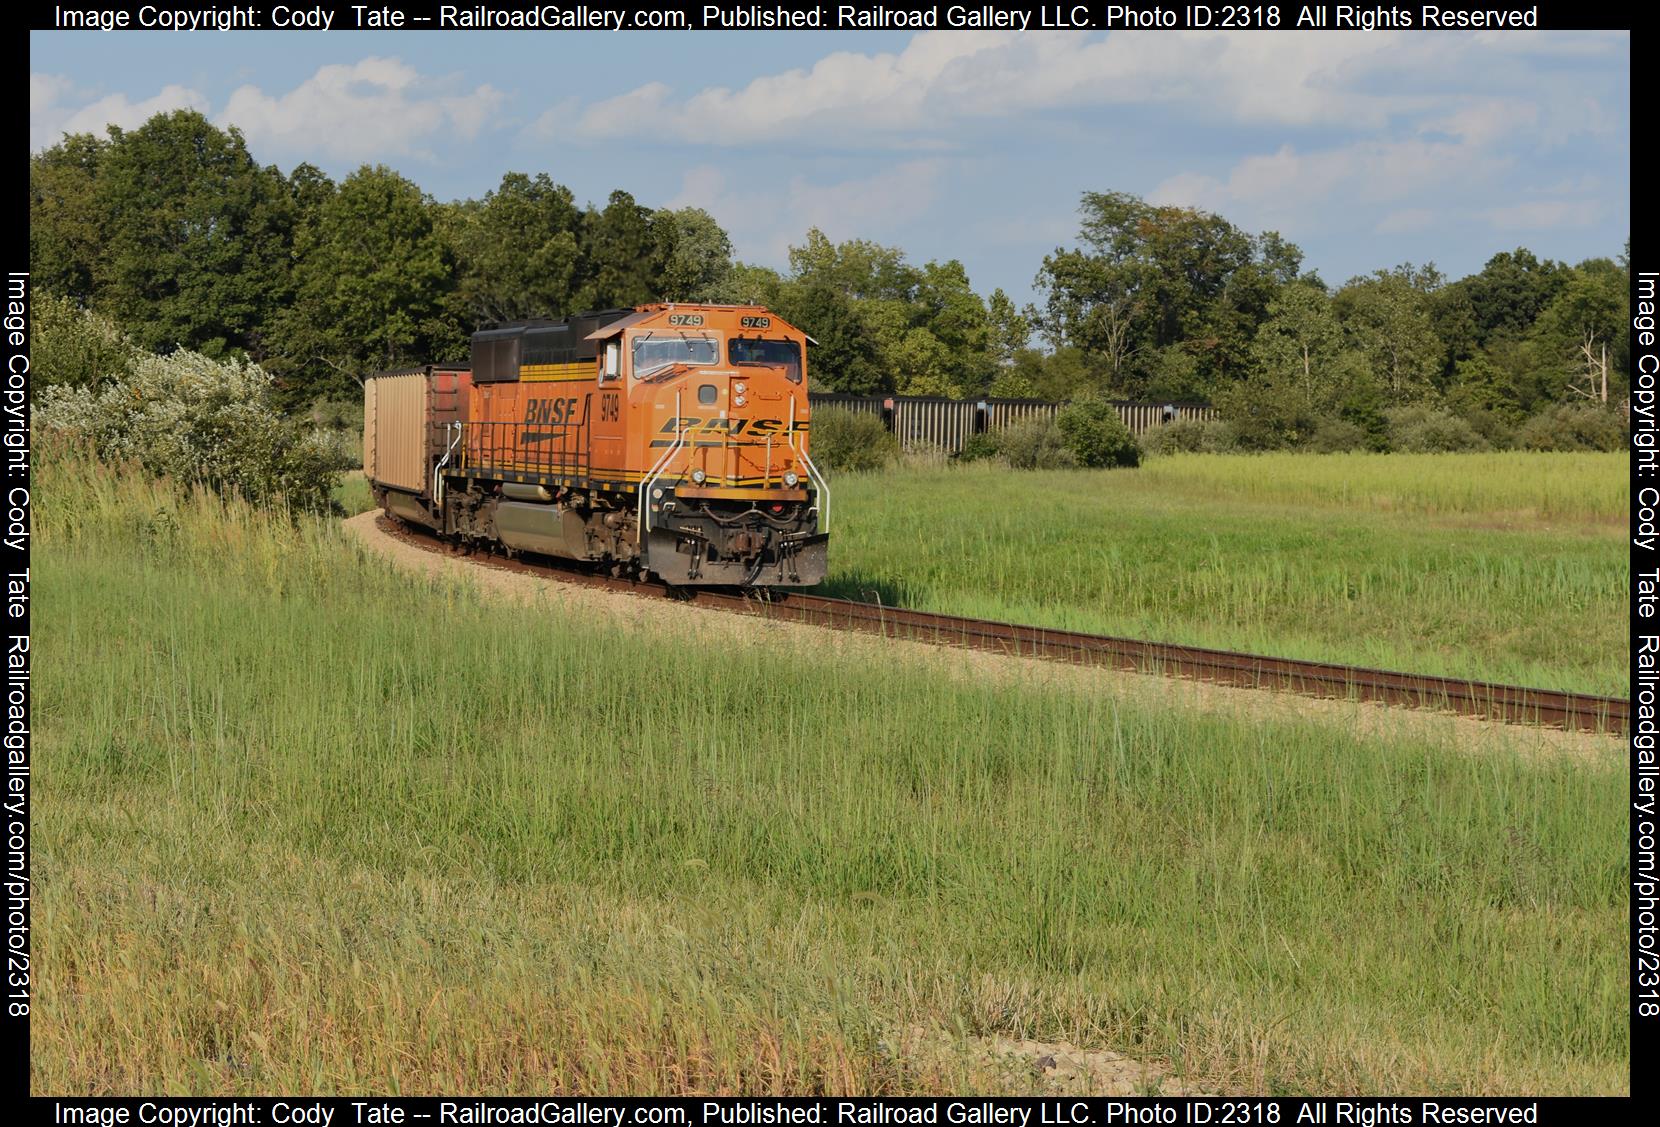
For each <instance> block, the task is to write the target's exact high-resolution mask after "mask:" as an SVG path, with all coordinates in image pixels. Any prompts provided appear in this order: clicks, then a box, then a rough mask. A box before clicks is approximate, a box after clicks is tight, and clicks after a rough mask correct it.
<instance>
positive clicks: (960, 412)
mask: <svg viewBox="0 0 1660 1127" xmlns="http://www.w3.org/2000/svg"><path fill="white" fill-rule="evenodd" d="M807 399H808V402H809V403H810V404H811V405H812V406H814V407H842V408H845V409H846V410H849V411H864V412H867V413H869V414H872V415H876V416H878V417H879V418H881V420H882V422H883V423H884V424H885V425H886V426H887V428H888V429H889V430H890V431H892V432H893V433H894V434H895V435H897V436H898V438H899V442H900V445H902V446H905V447H906V448H910V447H913V446H937V447H939V448H941V449H943V450H944V451H945V452H946V453H948V454H955V453H956V452H957V451H959V450H961V449H962V448H963V443H965V442H967V441H968V438H969V436H970V435H974V434H981V433H984V432H985V431H988V430H1001V429H1002V428H1004V427H1006V426H1008V425H1009V424H1010V423H1015V422H1019V421H1021V420H1023V419H1031V418H1044V419H1052V418H1054V417H1055V412H1057V411H1059V410H1060V409H1061V406H1062V405H1061V404H1059V403H1050V402H1047V401H1046V400H1042V399H991V398H987V399H943V398H939V397H936V396H929V395H835V394H828V393H820V392H812V393H810V394H809V395H808V396H807ZM1111 402H1112V405H1113V406H1114V407H1115V408H1117V410H1118V417H1119V418H1121V419H1123V420H1124V425H1125V426H1127V427H1129V428H1130V433H1131V434H1134V435H1136V436H1138V437H1139V436H1140V435H1142V434H1143V433H1145V432H1146V431H1148V430H1150V429H1151V428H1153V427H1156V426H1158V425H1159V424H1161V423H1168V422H1175V421H1176V420H1178V419H1210V418H1215V417H1216V409H1215V408H1213V407H1211V406H1210V405H1209V404H1205V403H1136V402H1132V401H1130V400H1127V399H1115V400H1112V401H1111Z"/></svg>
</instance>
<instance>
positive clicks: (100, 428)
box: [35, 350, 339, 509]
mask: <svg viewBox="0 0 1660 1127" xmlns="http://www.w3.org/2000/svg"><path fill="white" fill-rule="evenodd" d="M271 390H272V378H271V377H270V376H269V375H267V374H266V372H265V371H264V370H263V369H262V368H260V367H259V365H257V364H252V363H248V362H246V361H241V360H224V361H221V360H212V359H209V358H208V357H206V356H203V355H201V354H200V353H197V352H189V351H185V350H180V351H178V352H174V353H171V354H170V355H167V356H154V355H150V354H147V353H140V354H138V355H137V356H136V357H135V358H134V359H133V361H132V363H131V365H130V368H129V370H128V372H127V373H126V374H125V375H124V376H122V377H121V378H119V379H116V380H114V381H112V382H110V383H108V384H105V385H104V386H102V387H99V388H96V389H93V388H88V387H65V386H56V387H49V388H47V389H46V390H45V392H44V393H43V394H42V397H41V402H40V404H39V406H38V407H37V409H36V414H35V418H36V420H37V421H38V422H39V424H40V425H41V426H42V427H45V428H48V429H52V430H56V431H60V432H65V433H67V434H69V435H71V436H74V437H78V438H81V439H84V440H86V441H89V442H90V443H91V444H92V447H93V449H94V450H96V451H97V453H98V455H99V457H101V458H103V459H104V460H106V461H111V462H127V463H133V464H136V465H139V466H142V467H143V468H144V469H145V470H147V471H148V472H150V473H152V474H156V475H158V476H166V477H171V478H173V479H175V480H177V481H180V482H202V483H205V484H207V485H208V486H210V487H212V488H213V489H215V490H217V491H219V492H222V493H223V492H231V491H234V492H237V493H240V494H242V495H243V496H244V497H246V498H248V499H249V500H251V501H256V502H261V503H269V502H275V501H279V500H280V501H283V502H286V503H287V504H289V505H292V506H295V507H297V508H303V509H326V508H328V506H329V496H330V492H331V490H332V488H333V485H334V471H335V468H336V463H337V462H338V460H339V455H338V453H337V452H336V451H334V450H332V449H331V447H330V443H329V442H327V441H326V440H325V439H323V438H321V437H319V436H316V435H308V434H305V433H303V432H302V431H300V429H299V428H298V427H296V426H295V425H294V424H293V423H292V422H290V421H289V420H287V419H285V418H283V417H282V416H281V415H279V414H278V413H277V410H276V408H275V406H274V404H273V402H272V398H271Z"/></svg>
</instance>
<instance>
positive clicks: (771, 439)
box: [592, 305, 828, 585]
mask: <svg viewBox="0 0 1660 1127" xmlns="http://www.w3.org/2000/svg"><path fill="white" fill-rule="evenodd" d="M629 322H632V323H629ZM592 337H593V339H595V340H597V341H601V342H603V343H604V353H603V354H604V356H605V357H606V358H607V359H606V361H605V362H606V363H610V359H609V358H610V357H611V356H613V355H615V356H616V357H617V358H618V360H619V361H620V363H621V366H622V373H621V374H622V377H623V379H624V381H625V383H626V387H627V389H628V405H627V412H626V415H627V417H626V418H625V419H623V420H622V424H623V429H624V430H625V431H626V432H627V433H628V438H627V440H626V445H627V447H628V451H629V455H628V456H629V458H630V460H631V461H633V463H634V464H635V465H638V466H642V467H646V468H645V472H644V474H643V477H642V479H641V486H640V489H639V493H638V504H637V514H636V520H637V523H638V526H639V528H640V544H641V547H642V554H643V557H644V560H645V564H646V566H647V567H648V568H649V569H650V570H651V571H653V572H654V573H656V574H657V575H659V576H661V577H662V578H663V579H664V580H666V581H667V582H670V583H677V584H738V585H747V584H753V583H767V584H772V585H803V584H810V583H814V582H817V581H818V580H819V579H822V578H823V576H824V572H825V566H826V560H825V541H826V536H825V532H824V527H823V526H824V523H825V521H824V518H825V517H826V516H827V512H826V510H827V508H828V490H827V488H826V487H825V485H824V482H823V479H822V477H820V476H819V474H818V471H817V468H816V467H815V466H813V464H812V459H811V456H810V455H809V454H808V451H807V445H808V409H807V385H806V346H807V337H806V334H804V333H802V332H801V331H800V330H799V329H796V328H794V327H793V326H790V325H788V324H787V323H785V322H784V321H782V320H781V319H779V318H776V317H773V316H771V315H770V314H769V313H768V312H767V311H766V310H765V309H763V308H761V307H758V306H679V305H668V306H648V307H645V308H643V309H641V310H639V311H638V312H637V314H636V316H635V317H634V318H628V319H625V321H622V322H618V323H616V324H613V325H608V326H606V327H605V328H603V329H600V330H597V331H596V332H595V333H593V334H592ZM614 344H615V345H618V347H616V348H615V350H614V351H613V345H614Z"/></svg>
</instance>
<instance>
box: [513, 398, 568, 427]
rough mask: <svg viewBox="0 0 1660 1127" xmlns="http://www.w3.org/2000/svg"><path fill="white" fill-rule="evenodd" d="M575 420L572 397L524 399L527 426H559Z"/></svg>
mask: <svg viewBox="0 0 1660 1127" xmlns="http://www.w3.org/2000/svg"><path fill="white" fill-rule="evenodd" d="M574 422H576V400H574V399H529V400H526V401H525V424H526V425H527V426H544V427H545V426H559V425H562V424H564V423H574Z"/></svg>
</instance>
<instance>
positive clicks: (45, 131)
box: [29, 57, 506, 161]
mask: <svg viewBox="0 0 1660 1127" xmlns="http://www.w3.org/2000/svg"><path fill="white" fill-rule="evenodd" d="M87 96H89V95H88V92H83V91H79V90H77V89H76V87H75V85H74V83H72V82H71V81H70V80H69V79H67V78H64V77H61V76H59V75H51V74H31V75H30V76H29V146H30V149H31V151H32V150H38V149H41V148H45V147H46V146H48V145H52V144H55V143H56V142H57V140H58V138H59V137H60V136H61V135H62V134H63V133H65V132H68V133H80V132H94V133H99V134H102V133H103V131H104V127H105V126H106V125H118V126H120V127H122V128H123V129H131V128H134V127H136V126H139V125H142V124H143V123H144V122H145V121H147V120H148V119H149V118H150V117H152V116H153V115H155V114H158V113H166V112H168V111H171V110H177V109H194V110H199V111H201V112H203V113H208V112H209V104H208V99H207V98H206V96H204V95H203V94H201V93H200V92H198V91H196V90H192V89H189V88H188V87H184V86H178V85H169V86H165V87H163V88H162V89H161V91H160V92H159V93H157V94H156V95H154V96H153V97H150V98H145V99H142V100H139V101H133V100H131V99H130V98H129V97H128V96H127V95H126V94H120V93H117V94H108V95H105V96H104V97H102V98H98V99H97V100H95V101H91V102H81V104H76V103H77V102H80V101H81V99H84V98H85V97H87ZM505 97H506V96H505V95H504V94H503V93H502V92H501V91H499V90H497V89H495V88H494V87H492V86H490V85H488V84H485V85H481V86H478V87H476V88H474V89H471V90H456V89H454V85H453V83H446V82H445V81H443V80H435V79H433V78H431V77H430V76H425V75H422V74H420V73H419V72H417V71H416V70H415V69H414V68H413V67H411V66H409V65H408V64H406V63H404V62H402V61H400V60H398V59H388V58H374V57H371V58H366V59H363V60H362V61H360V62H357V63H353V64H350V65H332V66H325V67H321V68H319V69H318V71H317V73H316V74H314V75H312V76H311V77H310V78H308V79H307V80H306V81H304V82H302V83H301V84H300V85H299V86H296V87H295V88H294V89H292V90H290V91H288V92H287V93H285V94H278V95H271V94H267V93H265V92H264V91H263V90H261V89H260V88H259V87H257V86H252V85H247V86H242V87H239V88H238V89H237V90H236V91H235V92H234V93H232V94H231V96H230V100H229V101H228V102H227V103H226V105H225V108H224V109H223V110H222V111H220V112H219V113H217V114H214V115H213V117H214V120H215V121H216V122H217V123H218V124H219V125H221V126H229V125H234V126H236V127H237V128H239V129H241V130H242V132H243V134H244V136H246V137H247V138H248V142H249V144H250V146H252V147H253V148H255V150H256V151H258V152H260V154H261V156H265V155H266V154H267V153H271V152H280V153H286V154H291V155H300V156H302V157H303V158H305V159H319V158H324V157H333V158H337V159H341V160H351V161H356V160H369V159H375V158H379V157H395V156H409V155H427V150H426V148H425V146H426V145H428V144H433V143H436V142H438V141H441V140H444V139H447V138H453V137H460V138H464V139H471V138H473V137H476V136H478V134H479V132H480V131H481V130H482V129H484V128H485V126H486V125H487V124H488V123H489V121H490V119H491V117H492V116H493V115H495V114H496V113H498V112H499V111H500V109H501V106H502V103H503V101H504V100H505Z"/></svg>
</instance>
